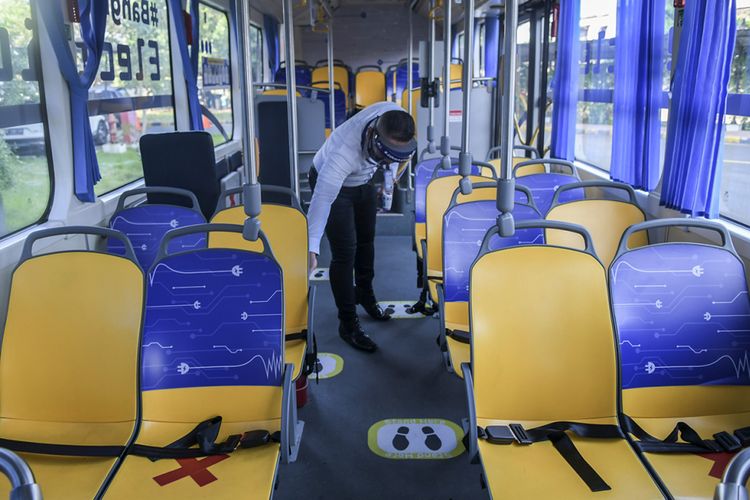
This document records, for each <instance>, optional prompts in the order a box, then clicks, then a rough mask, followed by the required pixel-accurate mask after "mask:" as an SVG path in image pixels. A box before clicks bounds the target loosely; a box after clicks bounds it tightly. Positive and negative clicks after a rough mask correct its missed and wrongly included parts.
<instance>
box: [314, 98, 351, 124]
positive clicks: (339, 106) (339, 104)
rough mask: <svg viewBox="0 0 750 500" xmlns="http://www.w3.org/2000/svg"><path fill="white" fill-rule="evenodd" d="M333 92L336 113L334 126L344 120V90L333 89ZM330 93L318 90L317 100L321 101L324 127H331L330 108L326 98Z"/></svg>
mask: <svg viewBox="0 0 750 500" xmlns="http://www.w3.org/2000/svg"><path fill="white" fill-rule="evenodd" d="M333 94H334V106H335V107H334V113H335V114H336V126H337V127H338V126H340V125H341V124H343V123H344V122H345V121H346V96H345V95H344V91H343V90H340V89H335V90H334V91H333ZM329 96H330V94H328V93H327V92H318V100H319V101H322V102H323V107H324V108H325V114H326V128H331V117H330V116H329V115H330V114H331V113H330V109H329V107H328V98H329Z"/></svg>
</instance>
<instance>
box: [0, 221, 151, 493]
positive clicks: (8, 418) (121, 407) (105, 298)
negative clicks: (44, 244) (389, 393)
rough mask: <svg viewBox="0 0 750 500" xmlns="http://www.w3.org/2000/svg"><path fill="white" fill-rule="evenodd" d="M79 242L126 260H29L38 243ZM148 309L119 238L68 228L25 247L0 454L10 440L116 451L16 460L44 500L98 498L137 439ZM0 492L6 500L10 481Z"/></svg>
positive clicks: (10, 322) (8, 340)
mask: <svg viewBox="0 0 750 500" xmlns="http://www.w3.org/2000/svg"><path fill="white" fill-rule="evenodd" d="M79 234H94V235H99V236H105V237H107V238H117V239H119V240H120V242H121V244H122V247H123V250H124V252H123V253H124V254H125V256H124V257H123V256H118V255H111V254H105V253H99V252H94V251H64V252H59V253H51V254H46V255H39V256H32V246H33V244H34V242H35V241H37V240H40V239H42V238H49V237H53V236H63V235H64V236H71V235H79ZM143 304H144V276H143V272H142V271H141V269H140V267H139V266H138V263H137V260H136V256H135V254H134V252H133V249H132V246H131V245H130V243H129V242H128V240H127V238H126V237H125V236H124V235H123V234H122V233H119V232H117V231H113V230H110V229H104V228H99V227H67V228H55V229H48V230H41V231H36V232H34V233H32V234H31V235H30V236H29V237H28V238H27V239H26V244H25V247H24V250H23V253H22V256H21V260H20V263H19V265H18V267H17V268H16V269H15V271H14V272H13V276H12V282H11V288H10V298H9V302H8V315H7V321H6V324H5V329H4V333H3V339H2V352H1V354H0V438H1V439H0V440H1V441H2V444H1V445H0V446H3V447H5V448H10V449H14V446H12V445H11V444H9V443H8V442H6V440H13V441H21V442H33V443H45V444H50V445H79V446H88V447H97V446H104V447H114V448H115V451H114V453H112V454H110V456H100V457H92V456H88V457H84V456H80V455H79V456H76V454H75V453H73V454H72V455H70V456H63V455H55V454H51V453H50V454H42V453H41V452H40V453H19V454H20V455H21V456H22V457H23V458H24V459H25V460H26V461H27V462H28V464H29V466H30V467H31V469H32V471H33V473H34V475H35V477H36V480H37V482H38V483H39V485H40V487H41V488H42V491H43V493H44V496H45V497H46V498H94V497H96V496H97V494H98V492H99V491H100V489H101V488H102V487H103V486H104V485H105V483H106V481H107V479H108V477H109V476H110V475H111V474H112V473H113V471H114V470H115V469H116V467H117V463H118V461H119V458H118V456H119V455H120V454H121V453H122V452H124V449H125V447H126V446H127V445H128V444H129V443H130V441H131V440H132V439H133V436H134V433H135V428H136V422H137V418H138V392H137V391H138V389H137V379H138V375H137V366H138V350H139V341H140V335H141V325H142V319H143ZM118 449H119V450H118ZM16 450H17V451H20V450H18V449H17V448H16ZM2 484H3V487H2V490H3V493H2V494H3V495H5V496H6V497H7V496H8V492H9V490H10V483H9V482H8V480H7V479H6V478H4V476H3V479H2Z"/></svg>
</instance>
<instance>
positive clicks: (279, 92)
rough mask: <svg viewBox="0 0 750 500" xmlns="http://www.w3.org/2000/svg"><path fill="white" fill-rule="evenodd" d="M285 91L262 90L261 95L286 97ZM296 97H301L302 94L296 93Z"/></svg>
mask: <svg viewBox="0 0 750 500" xmlns="http://www.w3.org/2000/svg"><path fill="white" fill-rule="evenodd" d="M286 94H287V92H286V89H270V90H264V91H263V95H286ZM296 94H297V97H302V94H300V93H299V91H297V93H296Z"/></svg>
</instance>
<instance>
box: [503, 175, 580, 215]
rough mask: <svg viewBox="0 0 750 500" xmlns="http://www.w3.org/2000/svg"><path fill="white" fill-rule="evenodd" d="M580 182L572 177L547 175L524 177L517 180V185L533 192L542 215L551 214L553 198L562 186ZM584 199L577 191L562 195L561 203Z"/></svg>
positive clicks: (535, 202)
mask: <svg viewBox="0 0 750 500" xmlns="http://www.w3.org/2000/svg"><path fill="white" fill-rule="evenodd" d="M573 182H579V180H578V178H577V177H575V176H572V175H565V174H556V173H545V174H532V175H524V176H522V177H518V178H516V183H517V184H520V185H521V186H526V187H527V188H529V189H530V190H531V193H532V195H533V196H534V204H535V205H536V207H537V208H538V209H539V211H540V212H541V213H542V214H546V213H547V212H549V209H550V207H551V206H552V197H553V196H554V195H555V191H557V188H558V187H560V186H563V185H565V184H571V183H573ZM582 199H584V194H583V192H582V190H579V189H575V190H571V191H568V192H566V193H561V195H560V203H566V202H569V201H577V200H582Z"/></svg>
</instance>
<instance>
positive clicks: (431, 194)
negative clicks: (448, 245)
mask: <svg viewBox="0 0 750 500" xmlns="http://www.w3.org/2000/svg"><path fill="white" fill-rule="evenodd" d="M469 178H470V179H471V182H472V183H473V184H477V183H479V182H497V181H496V180H495V179H493V178H489V177H480V176H478V175H471V176H469ZM460 180H461V176H460V175H449V176H446V177H438V178H436V179H432V180H431V181H430V183H429V184H428V185H427V198H426V205H425V213H426V218H425V225H426V235H427V272H428V276H429V277H430V278H441V277H442V276H443V215H445V211H446V210H447V209H448V206H449V205H450V202H451V197H452V196H453V192H454V191H455V190H456V188H458V182H459V181H460ZM496 197H497V189H496V188H495V187H494V186H493V187H492V188H477V189H474V190H473V191H472V193H471V194H469V195H467V196H464V195H459V196H458V202H459V203H466V202H468V201H477V200H494V199H495V198H496Z"/></svg>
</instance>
